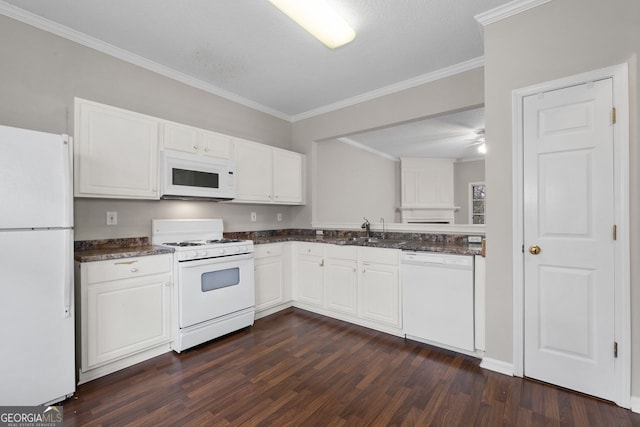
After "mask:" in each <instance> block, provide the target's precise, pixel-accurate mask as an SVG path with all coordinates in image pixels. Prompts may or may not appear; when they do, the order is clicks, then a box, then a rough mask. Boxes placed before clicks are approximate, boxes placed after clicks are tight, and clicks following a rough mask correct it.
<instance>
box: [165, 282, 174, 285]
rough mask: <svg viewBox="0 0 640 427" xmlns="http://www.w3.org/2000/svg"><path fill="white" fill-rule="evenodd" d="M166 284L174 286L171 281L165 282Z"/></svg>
mask: <svg viewBox="0 0 640 427" xmlns="http://www.w3.org/2000/svg"><path fill="white" fill-rule="evenodd" d="M164 285H165V286H173V283H171V282H165V284H164Z"/></svg>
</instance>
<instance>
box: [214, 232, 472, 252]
mask: <svg viewBox="0 0 640 427" xmlns="http://www.w3.org/2000/svg"><path fill="white" fill-rule="evenodd" d="M371 235H372V237H373V238H374V239H375V240H374V241H367V240H365V239H363V238H362V236H363V233H362V232H355V231H340V230H330V231H324V232H323V234H322V235H321V236H318V235H316V234H315V230H307V229H289V230H267V231H249V232H235V233H225V237H228V238H234V239H248V240H253V243H254V244H256V245H261V244H267V243H279V242H312V243H328V244H332V245H348V246H367V247H374V248H389V249H400V250H403V251H425V252H440V253H448V254H455V255H481V253H482V245H480V244H479V243H478V244H474V243H468V241H467V236H466V235H453V234H425V233H395V232H387V233H385V235H384V238H383V237H382V233H379V232H373V233H371Z"/></svg>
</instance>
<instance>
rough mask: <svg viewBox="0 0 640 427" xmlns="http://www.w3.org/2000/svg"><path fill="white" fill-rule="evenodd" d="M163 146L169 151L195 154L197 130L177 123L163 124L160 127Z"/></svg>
mask: <svg viewBox="0 0 640 427" xmlns="http://www.w3.org/2000/svg"><path fill="white" fill-rule="evenodd" d="M162 136H163V146H164V148H167V149H170V150H178V151H184V152H187V153H192V154H196V153H198V152H199V151H200V147H199V145H198V129H196V128H192V127H190V126H184V125H180V124H178V123H171V122H164V123H163V126H162Z"/></svg>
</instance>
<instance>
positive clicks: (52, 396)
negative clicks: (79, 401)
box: [0, 230, 75, 406]
mask: <svg viewBox="0 0 640 427" xmlns="http://www.w3.org/2000/svg"><path fill="white" fill-rule="evenodd" d="M0 241H1V242H2V244H1V245H0V272H1V275H0V289H2V298H0V325H2V326H1V327H0V342H2V345H3V350H4V351H3V352H2V363H0V378H2V386H1V387H0V406H7V405H12V406H13V405H40V404H45V403H52V402H55V401H59V400H62V399H64V398H65V397H66V396H68V395H70V394H71V393H73V392H74V391H75V351H74V318H73V303H72V302H73V270H72V269H73V265H72V257H71V254H72V244H73V232H72V231H71V230H37V231H1V232H0Z"/></svg>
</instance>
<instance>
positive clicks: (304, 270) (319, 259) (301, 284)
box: [293, 243, 324, 307]
mask: <svg viewBox="0 0 640 427" xmlns="http://www.w3.org/2000/svg"><path fill="white" fill-rule="evenodd" d="M294 253H295V255H294V256H295V261H294V263H295V270H296V272H295V274H294V285H293V289H294V300H295V301H300V302H303V303H307V304H311V305H313V306H317V307H322V306H323V305H324V292H323V282H324V268H323V267H324V245H322V244H317V243H297V244H296V245H295V249H294Z"/></svg>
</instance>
